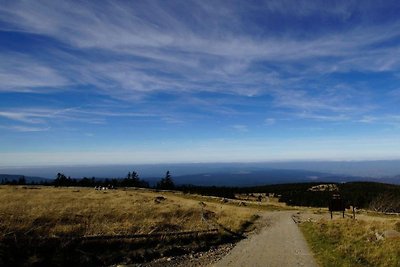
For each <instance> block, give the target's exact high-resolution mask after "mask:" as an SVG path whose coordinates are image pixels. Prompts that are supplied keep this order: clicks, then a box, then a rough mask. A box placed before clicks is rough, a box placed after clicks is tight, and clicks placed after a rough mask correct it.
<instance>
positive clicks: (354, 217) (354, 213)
mask: <svg viewBox="0 0 400 267" xmlns="http://www.w3.org/2000/svg"><path fill="white" fill-rule="evenodd" d="M355 219H356V211H355V209H354V205H353V220H355Z"/></svg>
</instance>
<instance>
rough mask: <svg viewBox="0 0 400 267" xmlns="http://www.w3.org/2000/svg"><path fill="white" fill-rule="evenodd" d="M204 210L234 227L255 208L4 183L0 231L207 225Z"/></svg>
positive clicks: (136, 230) (87, 232)
mask: <svg viewBox="0 0 400 267" xmlns="http://www.w3.org/2000/svg"><path fill="white" fill-rule="evenodd" d="M157 197H159V199H158V200H156V198H157ZM163 198H164V199H163ZM202 210H203V212H205V213H206V214H207V215H208V217H213V219H215V221H217V222H218V223H219V224H221V225H223V226H225V227H226V228H228V229H231V230H232V231H239V230H240V229H241V227H242V225H243V224H244V223H245V222H246V221H248V220H250V219H251V217H252V216H253V215H254V214H255V213H256V212H257V210H254V209H251V208H247V207H239V206H234V205H227V204H224V203H216V202H215V201H212V202H205V201H203V203H201V204H200V202H199V201H198V200H195V199H190V197H183V195H180V194H179V193H172V192H152V191H148V190H140V189H137V190H134V189H128V190H107V191H96V190H94V189H91V188H54V187H24V186H18V187H17V186H3V187H1V188H0V218H1V219H0V233H1V236H7V235H14V234H18V235H20V234H23V235H30V236H32V235H33V236H40V237H45V236H46V237H47V236H48V237H54V236H93V235H126V234H148V233H155V232H171V231H174V232H176V231H194V230H207V229H209V228H210V225H209V224H207V223H206V222H205V221H204V220H202V216H201V215H202Z"/></svg>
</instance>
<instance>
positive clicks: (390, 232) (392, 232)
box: [383, 230, 400, 239]
mask: <svg viewBox="0 0 400 267" xmlns="http://www.w3.org/2000/svg"><path fill="white" fill-rule="evenodd" d="M383 236H384V237H385V238H389V239H394V238H400V233H399V232H397V231H396V230H386V231H384V232H383Z"/></svg>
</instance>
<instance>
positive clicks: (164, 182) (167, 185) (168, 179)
mask: <svg viewBox="0 0 400 267" xmlns="http://www.w3.org/2000/svg"><path fill="white" fill-rule="evenodd" d="M157 188H159V189H167V190H171V189H174V188H175V184H174V181H173V180H172V176H171V174H170V172H169V171H167V172H166V173H165V177H164V178H162V179H161V180H160V181H159V182H158V183H157Z"/></svg>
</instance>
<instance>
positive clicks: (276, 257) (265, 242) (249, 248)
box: [214, 211, 318, 267]
mask: <svg viewBox="0 0 400 267" xmlns="http://www.w3.org/2000/svg"><path fill="white" fill-rule="evenodd" d="M293 213H294V212H287V211H283V212H269V213H266V214H265V215H264V218H263V219H265V220H268V221H269V226H267V227H264V228H263V229H262V230H261V231H260V233H258V234H254V235H252V236H250V237H249V238H248V239H245V240H242V241H241V242H239V243H238V244H237V245H236V246H235V247H234V248H233V249H232V250H231V251H230V253H229V254H228V255H227V256H226V257H224V258H223V259H222V260H220V261H219V262H217V263H216V264H215V265H214V266H221V267H233V266H251V267H253V266H254V267H255V266H263V267H274V266H279V267H282V266H288V267H292V266H305V267H317V266H318V265H317V264H316V262H315V260H314V257H313V255H312V253H311V252H310V249H309V248H308V245H307V243H306V241H305V239H304V237H303V235H302V233H301V232H300V229H299V228H298V227H297V225H296V224H295V223H294V221H293V219H292V215H293Z"/></svg>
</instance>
